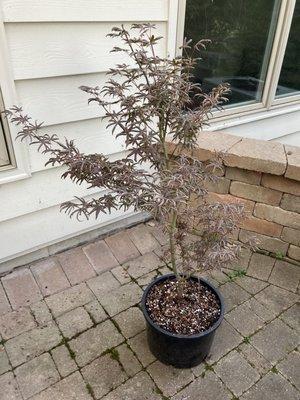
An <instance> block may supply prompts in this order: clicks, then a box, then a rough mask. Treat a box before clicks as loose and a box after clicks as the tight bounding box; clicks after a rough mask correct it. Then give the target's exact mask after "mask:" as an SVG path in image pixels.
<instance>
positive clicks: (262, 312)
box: [247, 297, 276, 322]
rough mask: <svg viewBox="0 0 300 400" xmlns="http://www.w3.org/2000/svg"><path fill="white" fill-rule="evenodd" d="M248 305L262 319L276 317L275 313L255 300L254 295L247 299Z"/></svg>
mask: <svg viewBox="0 0 300 400" xmlns="http://www.w3.org/2000/svg"><path fill="white" fill-rule="evenodd" d="M247 305H248V307H249V308H250V309H251V311H253V312H254V313H255V314H256V315H258V316H259V318H261V319H262V320H263V321H265V322H268V321H271V319H273V318H275V317H276V313H275V312H274V311H272V310H270V309H269V308H266V307H265V306H264V305H263V304H262V303H260V302H259V301H257V300H256V299H255V298H254V297H251V299H249V300H248V301H247Z"/></svg>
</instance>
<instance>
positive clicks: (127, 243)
mask: <svg viewBox="0 0 300 400" xmlns="http://www.w3.org/2000/svg"><path fill="white" fill-rule="evenodd" d="M105 241H106V243H107V244H108V246H109V248H110V250H111V251H112V252H113V254H114V256H115V257H116V259H117V260H118V261H119V263H120V264H123V263H125V262H127V261H129V260H132V259H133V258H135V257H138V256H139V255H140V252H139V251H138V249H137V248H136V247H135V245H134V244H133V242H132V241H131V239H130V238H129V236H128V234H127V232H119V233H116V234H115V235H112V236H109V237H108V238H106V239H105Z"/></svg>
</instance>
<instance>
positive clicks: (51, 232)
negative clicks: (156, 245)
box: [0, 206, 133, 268]
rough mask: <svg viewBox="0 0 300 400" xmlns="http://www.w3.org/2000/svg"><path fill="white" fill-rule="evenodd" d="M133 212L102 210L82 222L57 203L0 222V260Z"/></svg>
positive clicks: (97, 226) (19, 254) (66, 237)
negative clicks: (64, 211) (69, 214)
mask: <svg viewBox="0 0 300 400" xmlns="http://www.w3.org/2000/svg"><path fill="white" fill-rule="evenodd" d="M132 214H133V213H132V212H129V211H128V212H127V213H124V212H123V211H115V212H113V213H112V214H107V215H106V214H101V215H100V216H99V218H98V219H97V220H95V219H94V218H91V219H90V220H89V221H86V220H83V221H80V222H79V221H77V220H76V219H74V218H72V219H70V218H69V217H68V216H67V215H65V214H62V213H60V211H59V207H58V206H55V207H50V208H47V209H44V210H39V211H36V212H35V213H34V214H26V215H22V216H20V217H19V218H15V219H12V220H9V221H5V222H2V223H1V224H0V243H1V246H0V260H1V261H6V260H8V259H11V258H14V257H18V256H21V255H22V254H26V253H28V252H30V251H34V250H37V249H39V248H41V247H44V246H48V245H51V244H53V243H57V242H59V241H61V240H65V239H68V238H71V237H74V236H76V235H80V234H81V233H85V232H88V231H90V230H92V229H97V228H100V227H101V226H104V225H106V224H108V223H112V222H114V221H116V220H120V219H122V218H125V217H126V216H130V215H132ZM0 268H1V265H0Z"/></svg>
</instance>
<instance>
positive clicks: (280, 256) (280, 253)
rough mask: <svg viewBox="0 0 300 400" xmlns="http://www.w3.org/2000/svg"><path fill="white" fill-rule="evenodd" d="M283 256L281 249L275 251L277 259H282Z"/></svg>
mask: <svg viewBox="0 0 300 400" xmlns="http://www.w3.org/2000/svg"><path fill="white" fill-rule="evenodd" d="M283 257H284V254H283V253H282V252H281V251H277V252H276V253H275V258H277V260H282V259H283Z"/></svg>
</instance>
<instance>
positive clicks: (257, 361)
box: [238, 343, 272, 375]
mask: <svg viewBox="0 0 300 400" xmlns="http://www.w3.org/2000/svg"><path fill="white" fill-rule="evenodd" d="M238 348H239V350H240V351H241V352H242V353H243V355H244V357H245V358H246V359H247V360H248V361H249V363H250V364H251V365H252V366H253V367H254V368H255V369H256V371H257V372H258V373H259V374H261V375H263V374H265V373H266V372H267V371H269V370H270V369H271V368H272V364H271V363H270V361H268V360H267V359H265V357H263V356H262V355H261V354H260V353H259V352H258V351H257V350H256V349H255V348H254V347H253V346H252V345H251V344H249V343H242V344H241V345H240V346H239V347H238Z"/></svg>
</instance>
